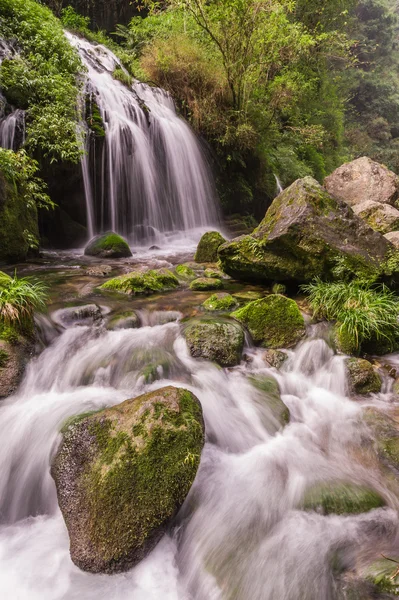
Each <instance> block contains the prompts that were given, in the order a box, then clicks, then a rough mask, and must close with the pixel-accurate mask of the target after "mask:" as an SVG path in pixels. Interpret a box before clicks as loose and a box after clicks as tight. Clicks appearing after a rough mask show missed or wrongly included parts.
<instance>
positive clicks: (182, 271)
mask: <svg viewBox="0 0 399 600" xmlns="http://www.w3.org/2000/svg"><path fill="white" fill-rule="evenodd" d="M175 271H176V275H177V276H178V277H180V278H181V279H195V278H196V277H197V275H196V273H195V271H194V270H193V269H192V268H191V267H189V266H187V265H177V267H176V268H175Z"/></svg>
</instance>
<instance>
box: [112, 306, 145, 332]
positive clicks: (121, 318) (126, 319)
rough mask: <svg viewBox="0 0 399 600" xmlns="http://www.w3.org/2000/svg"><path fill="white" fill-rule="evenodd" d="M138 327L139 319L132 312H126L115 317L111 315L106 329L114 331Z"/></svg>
mask: <svg viewBox="0 0 399 600" xmlns="http://www.w3.org/2000/svg"><path fill="white" fill-rule="evenodd" d="M137 327H140V318H139V316H138V315H137V314H136V313H135V312H134V310H127V311H124V312H121V313H118V314H116V315H112V317H111V318H110V320H109V321H108V323H107V329H110V330H111V331H115V330H118V329H136V328H137Z"/></svg>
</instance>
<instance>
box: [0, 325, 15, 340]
mask: <svg viewBox="0 0 399 600" xmlns="http://www.w3.org/2000/svg"><path fill="white" fill-rule="evenodd" d="M18 339H19V332H18V330H17V329H16V327H13V326H11V325H4V324H2V323H0V340H3V341H4V342H8V343H10V344H16V343H17V342H18Z"/></svg>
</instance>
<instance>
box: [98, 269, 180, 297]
mask: <svg viewBox="0 0 399 600" xmlns="http://www.w3.org/2000/svg"><path fill="white" fill-rule="evenodd" d="M178 285H179V280H178V279H177V277H176V276H175V275H173V273H172V272H171V271H169V270H168V269H159V270H150V271H145V272H143V273H141V272H139V271H132V272H131V273H127V274H126V275H121V276H120V277H114V278H113V279H109V280H108V281H106V282H105V283H103V285H102V286H100V289H102V290H114V291H118V292H124V293H128V294H153V293H155V292H163V291H166V290H170V289H174V288H176V287H178Z"/></svg>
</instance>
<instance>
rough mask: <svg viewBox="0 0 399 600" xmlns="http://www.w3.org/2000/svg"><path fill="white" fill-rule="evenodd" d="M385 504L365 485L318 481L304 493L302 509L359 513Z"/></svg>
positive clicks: (336, 512) (330, 512)
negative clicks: (318, 482)
mask: <svg viewBox="0 0 399 600" xmlns="http://www.w3.org/2000/svg"><path fill="white" fill-rule="evenodd" d="M381 506H385V500H383V498H381V496H379V494H377V492H375V491H374V490H371V489H369V488H367V487H365V486H362V485H357V484H354V483H348V482H342V481H338V482H328V483H320V484H316V485H314V486H313V487H311V488H310V489H309V490H308V491H307V492H306V494H305V498H304V502H303V508H304V510H315V511H317V512H319V513H321V514H323V515H329V514H336V515H345V514H359V513H363V512H368V511H369V510H372V509H373V508H380V507H381Z"/></svg>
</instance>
